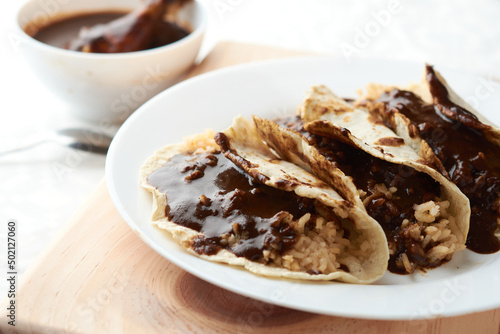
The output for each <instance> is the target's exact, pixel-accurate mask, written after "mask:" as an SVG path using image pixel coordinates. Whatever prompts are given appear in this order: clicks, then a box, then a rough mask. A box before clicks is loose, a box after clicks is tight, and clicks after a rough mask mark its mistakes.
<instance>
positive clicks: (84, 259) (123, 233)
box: [0, 42, 500, 334]
mask: <svg viewBox="0 0 500 334" xmlns="http://www.w3.org/2000/svg"><path fill="white" fill-rule="evenodd" d="M296 55H299V53H297V52H293V51H286V50H277V49H272V48H267V47H260V46H255V45H245V44H236V43H229V42H226V43H221V44H219V45H217V46H216V47H215V48H214V50H213V51H212V52H211V53H210V54H209V55H208V56H207V58H206V59H205V60H204V61H203V62H202V63H201V64H200V65H199V66H197V67H196V68H194V69H193V70H192V72H191V74H190V75H191V76H193V75H197V74H200V73H203V72H207V71H210V70H214V69H217V68H221V67H224V66H228V65H233V64H237V63H243V62H248V61H253V60H261V59H268V58H277V57H290V56H296ZM18 291H19V294H18V298H17V305H18V309H17V326H16V329H17V330H18V331H19V332H23V333H122V332H123V333H155V332H159V333H166V332H167V333H185V332H188V333H250V332H255V333H271V332H272V333H275V332H286V333H329V332H334V331H335V332H336V333H398V334H400V333H454V334H457V333H473V332H474V333H498V332H499V324H500V309H497V310H491V311H487V312H481V313H476V314H470V315H465V316H461V317H454V318H441V319H430V320H419V321H374V320H359V319H348V318H341V317H331V316H322V315H316V314H311V313H305V312H299V311H295V310H290V309H287V308H283V307H279V306H275V305H271V304H266V303H262V302H259V301H255V300H252V299H250V298H246V297H242V296H240V295H237V294H234V293H232V292H229V291H226V290H224V289H221V288H218V287H216V286H214V285H211V284H210V283H207V282H205V281H203V280H201V279H198V278H196V277H194V276H192V275H190V274H188V273H187V272H185V271H183V270H182V269H180V268H178V267H176V266H175V265H173V264H172V263H170V262H169V261H167V260H166V259H164V258H163V257H161V256H160V255H158V254H157V253H156V252H155V251H153V250H152V249H151V248H149V246H147V245H146V244H144V243H143V242H142V241H141V240H140V239H139V238H138V237H137V236H136V235H135V234H134V233H133V232H132V231H131V229H130V228H129V227H128V225H126V224H125V222H124V221H123V220H122V219H121V217H120V215H119V214H118V212H117V211H116V209H115V207H114V206H113V203H112V202H111V199H110V197H109V194H108V190H107V188H106V184H105V181H104V180H103V181H102V182H101V184H100V185H99V186H98V187H97V189H96V190H95V191H94V192H93V194H92V195H91V196H90V197H89V199H88V200H87V202H86V203H85V204H84V205H83V206H82V207H81V208H80V209H79V210H78V212H76V213H75V215H74V216H73V218H72V219H71V220H70V221H69V222H68V223H67V224H66V225H65V226H64V228H63V229H62V230H61V231H60V233H59V234H58V236H57V237H56V238H55V240H53V242H52V243H51V245H50V246H49V247H48V248H47V249H46V251H45V252H44V253H43V254H41V255H40V257H39V258H38V260H37V262H36V263H35V264H34V265H33V266H32V267H31V268H30V269H29V270H28V271H27V272H26V273H25V274H24V275H23V276H22V277H21V281H20V284H19V290H18ZM499 298H500V296H499ZM408 302H411V301H410V300H409V301H408ZM2 309H4V308H3V307H2ZM4 310H5V309H4ZM0 330H2V332H5V331H10V330H12V327H10V326H7V324H6V320H5V318H4V320H2V321H1V322H0Z"/></svg>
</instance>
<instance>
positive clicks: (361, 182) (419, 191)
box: [276, 116, 441, 274]
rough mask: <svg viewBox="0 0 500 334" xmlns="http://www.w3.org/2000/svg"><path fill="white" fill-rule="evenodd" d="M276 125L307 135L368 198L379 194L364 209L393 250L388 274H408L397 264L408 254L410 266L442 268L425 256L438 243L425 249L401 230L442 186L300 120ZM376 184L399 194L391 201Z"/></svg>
mask: <svg viewBox="0 0 500 334" xmlns="http://www.w3.org/2000/svg"><path fill="white" fill-rule="evenodd" d="M276 122H277V123H278V124H280V125H281V126H284V127H287V128H291V129H293V130H295V131H297V132H299V133H301V134H302V135H304V136H305V137H306V138H307V140H308V141H309V143H310V144H311V145H313V146H314V147H316V148H317V149H318V151H319V152H320V153H321V154H322V155H324V156H325V157H326V158H327V159H328V160H329V161H330V162H332V163H333V164H334V165H335V166H337V167H338V168H339V169H341V170H342V171H343V172H344V174H346V175H348V176H351V177H352V178H353V182H354V184H355V185H356V187H357V188H358V189H361V190H363V191H365V192H366V193H367V195H366V198H369V197H370V196H371V195H372V194H376V195H374V196H372V197H371V198H370V199H369V201H368V203H367V204H365V207H366V210H367V212H368V214H369V215H370V216H371V217H373V218H374V219H375V220H376V221H377V222H378V223H379V224H380V225H381V226H382V228H383V230H384V232H385V234H386V236H387V241H388V244H389V249H390V250H391V257H390V259H389V266H388V269H389V271H391V272H393V273H398V274H407V272H406V270H405V268H404V266H398V265H397V264H396V260H397V259H399V257H400V255H401V254H402V253H406V254H407V256H408V259H409V260H410V262H412V263H415V264H416V265H418V266H419V267H424V268H431V267H435V266H438V265H439V264H440V263H430V262H429V259H428V257H427V256H426V255H425V252H426V251H427V250H429V249H431V248H432V247H434V246H435V243H433V242H431V243H430V244H428V245H427V246H426V248H425V249H423V248H422V246H421V245H420V244H419V243H417V242H415V241H414V240H413V239H412V238H410V237H407V236H406V234H407V233H406V228H402V227H401V223H402V222H403V220H404V219H408V220H409V221H410V224H411V223H414V222H415V221H416V220H415V218H414V209H413V205H415V204H421V203H424V202H427V201H430V200H435V198H436V197H439V195H440V194H441V188H440V185H439V183H437V182H436V181H434V180H433V179H432V178H431V177H430V176H429V175H427V174H425V173H420V172H417V171H415V170H414V169H413V168H411V167H408V166H404V165H398V164H394V163H390V162H388V161H384V160H381V159H378V158H376V157H373V156H372V155H370V154H368V153H366V152H365V151H363V150H361V149H359V148H355V147H352V146H350V145H348V144H345V143H343V142H340V141H338V140H334V139H330V138H326V137H320V136H317V135H313V134H311V133H309V132H307V131H306V130H305V129H304V123H303V121H302V119H301V118H300V117H298V116H296V117H291V118H284V119H280V120H276ZM377 184H384V185H385V186H386V187H387V188H388V189H389V188H391V187H395V188H397V191H396V192H395V193H394V194H393V196H392V198H388V197H387V196H385V195H384V194H382V193H380V191H378V190H377V189H376V187H375V185H377ZM410 224H409V225H410ZM409 225H408V226H409Z"/></svg>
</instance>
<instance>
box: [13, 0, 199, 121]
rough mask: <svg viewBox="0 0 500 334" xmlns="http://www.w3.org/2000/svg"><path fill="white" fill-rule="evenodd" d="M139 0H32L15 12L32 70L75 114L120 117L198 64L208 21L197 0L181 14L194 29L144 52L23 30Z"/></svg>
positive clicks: (133, 4) (104, 118) (128, 6)
mask: <svg viewBox="0 0 500 334" xmlns="http://www.w3.org/2000/svg"><path fill="white" fill-rule="evenodd" d="M141 3H142V2H141V1H140V0H106V1H103V0H71V1H69V0H65V1H54V2H50V3H48V2H47V1H45V0H31V1H29V2H27V3H26V4H25V5H24V6H22V7H21V9H20V10H19V12H18V14H17V28H18V30H19V34H20V36H21V38H20V44H19V48H20V50H21V53H22V55H23V56H24V58H25V59H26V61H27V63H28V64H29V65H30V66H31V68H32V70H33V72H35V74H36V75H37V76H38V77H39V79H40V80H41V81H42V83H43V84H44V85H45V86H46V87H47V88H48V89H49V90H50V91H51V92H53V93H54V94H55V95H57V96H58V97H59V98H61V99H62V100H64V101H66V102H67V103H69V104H70V106H69V108H68V109H69V110H71V112H73V113H74V114H75V115H77V116H79V117H81V118H85V119H88V120H91V121H94V122H106V123H109V122H113V123H116V122H122V121H124V120H125V119H126V118H127V117H128V116H129V115H130V114H131V113H132V112H133V111H134V110H135V109H137V108H138V107H139V106H140V105H142V104H143V103H144V102H145V101H147V100H148V99H150V98H151V97H152V96H154V95H156V94H157V93H159V92H161V91H163V90H164V89H166V88H167V87H169V86H171V85H172V84H174V83H175V82H176V81H178V80H179V79H180V76H182V75H183V74H184V73H185V72H186V71H187V70H188V69H189V68H190V67H191V66H192V65H193V63H194V60H195V59H196V56H197V54H198V51H199V49H200V46H201V42H202V39H203V34H204V31H205V28H206V25H207V13H206V10H205V9H204V7H203V6H202V5H201V4H200V2H199V1H194V2H192V3H189V4H187V5H185V6H184V7H183V8H182V9H181V11H180V12H179V19H180V20H181V21H186V22H188V23H189V24H190V25H191V27H192V28H193V31H192V32H191V33H190V34H189V35H188V36H186V37H184V38H183V39H181V40H179V41H177V42H174V43H171V44H168V45H165V46H162V47H158V48H155V49H149V50H144V51H136V52H127V53H115V54H92V53H84V52H77V51H70V50H65V49H61V48H57V47H54V46H51V45H48V44H45V43H42V42H39V41H37V40H35V39H34V38H32V37H31V36H29V34H28V33H27V32H26V31H24V30H23V29H24V28H25V27H26V25H27V24H29V23H32V22H42V23H43V22H50V20H51V19H53V18H54V17H61V16H68V15H71V14H75V13H85V12H99V11H107V10H131V9H135V8H137V7H138V6H140V5H141Z"/></svg>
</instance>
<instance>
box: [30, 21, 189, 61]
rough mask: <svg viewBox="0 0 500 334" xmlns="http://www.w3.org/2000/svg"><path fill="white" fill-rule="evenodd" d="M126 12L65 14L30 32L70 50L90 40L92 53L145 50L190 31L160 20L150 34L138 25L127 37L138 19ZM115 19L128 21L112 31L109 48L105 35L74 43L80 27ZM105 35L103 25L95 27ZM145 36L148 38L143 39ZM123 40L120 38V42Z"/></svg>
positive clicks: (47, 41)
mask: <svg viewBox="0 0 500 334" xmlns="http://www.w3.org/2000/svg"><path fill="white" fill-rule="evenodd" d="M126 14H127V12H97V13H85V14H80V15H78V14H77V15H74V16H70V17H66V18H63V19H60V20H56V21H54V22H52V23H50V24H48V25H46V26H44V27H42V28H40V29H37V31H36V32H35V33H34V34H33V36H32V37H33V38H34V39H36V40H38V41H40V42H42V43H45V44H48V45H52V46H55V47H58V48H62V49H71V50H76V51H81V47H82V45H81V44H82V43H89V44H90V45H92V48H93V51H92V52H95V53H99V52H101V53H104V52H105V53H118V52H131V51H139V50H147V49H152V48H156V47H159V46H163V45H167V44H170V43H173V42H175V41H178V40H180V39H181V38H184V37H185V36H187V35H188V34H189V32H188V31H187V30H185V29H183V28H181V27H179V26H178V25H176V24H175V23H171V22H167V21H161V22H159V23H158V24H156V25H155V28H154V31H153V35H152V36H151V37H148V36H142V35H141V29H140V27H137V29H135V30H136V32H135V35H134V36H133V38H130V37H127V36H125V35H124V34H125V33H127V32H128V31H129V30H130V29H131V28H133V27H134V25H137V24H138V23H140V22H137V21H134V20H133V19H132V17H126V16H125V15H126ZM117 19H122V20H127V21H126V22H124V24H123V25H122V26H121V27H120V29H115V30H114V31H113V38H114V39H115V43H116V44H115V45H113V46H112V47H110V46H109V45H108V44H107V43H106V41H105V39H104V38H102V37H99V38H92V37H89V38H86V39H85V40H80V41H78V42H75V40H76V39H77V37H78V36H79V32H80V30H81V29H82V28H83V27H96V26H98V25H104V24H107V23H109V22H112V21H114V20H117ZM98 33H100V34H101V35H105V34H106V29H105V27H104V26H102V28H101V29H97V31H96V34H98ZM145 37H147V39H146V38H145ZM120 39H122V41H120Z"/></svg>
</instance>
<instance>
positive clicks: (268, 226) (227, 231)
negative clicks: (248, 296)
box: [148, 152, 315, 262]
mask: <svg viewBox="0 0 500 334" xmlns="http://www.w3.org/2000/svg"><path fill="white" fill-rule="evenodd" d="M148 183H149V184H150V185H152V186H154V187H156V188H157V189H158V190H159V191H160V192H162V193H164V194H166V197H167V206H166V208H165V215H166V216H167V218H168V219H169V220H170V221H172V222H174V223H176V224H178V225H181V226H185V227H188V228H190V229H193V230H195V231H198V232H201V233H202V234H203V236H200V237H197V238H196V239H195V241H194V242H193V244H192V247H193V249H194V250H195V251H196V252H197V253H198V254H207V255H213V254H217V253H218V252H219V250H221V249H223V248H224V249H227V250H228V251H230V252H232V253H234V254H236V255H237V256H242V257H245V258H247V259H249V260H252V261H260V262H263V261H264V260H263V251H264V250H267V249H268V250H271V249H276V250H277V251H278V252H279V253H280V254H281V253H283V252H285V251H286V250H289V249H290V248H292V247H293V245H294V244H295V242H296V233H295V231H294V229H293V228H292V227H291V226H290V225H289V224H288V223H285V222H284V221H283V219H284V218H285V217H286V216H289V214H292V215H293V217H294V219H299V218H300V217H301V216H303V215H304V214H306V213H308V212H309V213H313V214H314V212H315V208H314V200H312V199H308V198H302V197H299V196H297V195H296V194H295V193H294V192H289V191H284V190H280V189H276V188H273V187H270V186H267V185H264V184H262V183H260V182H258V180H255V179H253V178H252V177H250V176H249V175H248V174H246V173H245V172H244V171H243V170H241V169H240V168H239V167H237V166H236V165H234V164H233V163H232V162H231V161H230V160H229V159H227V158H226V157H225V156H224V155H223V154H222V153H220V152H215V153H202V154H193V155H184V154H178V155H175V156H173V157H172V158H171V159H170V160H169V161H168V162H167V163H165V165H163V166H162V167H161V168H159V169H157V170H156V171H154V172H153V173H152V174H151V175H149V177H148ZM223 235H234V236H235V237H236V239H237V240H238V241H237V242H236V243H235V244H234V245H232V246H229V245H227V244H226V245H224V244H223V243H222V242H221V241H222V240H223V238H222V236H223Z"/></svg>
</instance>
